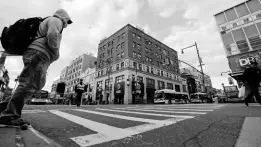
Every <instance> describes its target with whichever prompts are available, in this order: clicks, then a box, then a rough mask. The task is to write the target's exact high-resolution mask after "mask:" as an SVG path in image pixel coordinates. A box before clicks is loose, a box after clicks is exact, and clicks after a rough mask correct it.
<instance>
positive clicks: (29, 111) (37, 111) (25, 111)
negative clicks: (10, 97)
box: [22, 109, 46, 113]
mask: <svg viewBox="0 0 262 147" xmlns="http://www.w3.org/2000/svg"><path fill="white" fill-rule="evenodd" d="M39 112H46V111H44V110H40V109H34V110H23V111H22V113H39Z"/></svg>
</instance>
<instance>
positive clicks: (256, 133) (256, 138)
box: [235, 117, 261, 147]
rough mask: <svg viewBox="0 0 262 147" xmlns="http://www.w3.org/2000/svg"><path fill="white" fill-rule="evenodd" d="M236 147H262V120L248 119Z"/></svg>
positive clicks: (256, 118) (258, 118) (257, 118)
mask: <svg viewBox="0 0 262 147" xmlns="http://www.w3.org/2000/svg"><path fill="white" fill-rule="evenodd" d="M235 147H261V118H260V117H246V118H245V121H244V123H243V126H242V129H241V132H240V135H239V137H238V139H237V142H236V145H235Z"/></svg>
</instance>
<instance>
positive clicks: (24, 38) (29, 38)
mask: <svg viewBox="0 0 262 147" xmlns="http://www.w3.org/2000/svg"><path fill="white" fill-rule="evenodd" d="M46 18H47V17H46ZM46 18H41V17H33V18H28V19H20V20H18V21H17V22H15V23H14V24H13V25H11V26H9V27H5V28H4V29H3V31H2V35H1V44H2V46H3V48H4V49H5V52H6V53H8V54H12V55H23V53H24V51H25V50H26V49H27V47H28V46H29V45H30V44H31V43H32V42H33V41H34V40H36V39H39V38H42V37H45V36H42V37H39V38H35V37H36V35H37V31H38V29H39V25H40V23H41V22H42V21H43V20H44V19H46Z"/></svg>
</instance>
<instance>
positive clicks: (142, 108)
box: [141, 107, 214, 112]
mask: <svg viewBox="0 0 262 147" xmlns="http://www.w3.org/2000/svg"><path fill="white" fill-rule="evenodd" d="M141 109H156V110H175V111H176V110H177V111H198V112H202V111H203V112H205V111H206V112H211V111H214V110H199V109H179V108H171V109H169V108H155V107H148V108H141Z"/></svg>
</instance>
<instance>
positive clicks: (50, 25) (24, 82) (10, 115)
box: [0, 9, 72, 126]
mask: <svg viewBox="0 0 262 147" xmlns="http://www.w3.org/2000/svg"><path fill="white" fill-rule="evenodd" d="M71 23H72V21H71V18H70V17H69V15H68V13H67V12H66V11H65V10H63V9H59V10H57V11H56V12H55V13H54V15H53V16H51V17H48V18H46V19H44V20H43V21H42V22H41V23H40V25H39V29H38V31H37V35H36V38H37V39H36V40H34V41H33V42H32V43H31V44H30V45H29V46H28V47H27V50H26V51H25V52H24V53H23V62H24V68H23V70H22V72H21V74H20V78H19V85H18V86H17V88H16V90H15V92H14V94H13V95H12V97H11V98H10V100H9V101H8V104H7V106H6V109H5V110H4V111H2V112H1V114H0V124H8V125H18V126H20V125H21V124H23V123H25V122H26V121H25V120H22V119H21V115H22V109H23V107H24V103H25V102H26V100H27V99H28V98H30V97H31V96H32V95H33V94H34V93H35V92H37V91H39V90H41V89H42V88H43V87H44V85H45V82H46V72H47V69H48V67H49V66H50V64H52V63H53V62H54V61H56V60H58V58H59V48H60V43H61V39H62V34H61V33H62V30H63V29H64V28H66V27H67V26H68V25H69V24H71Z"/></svg>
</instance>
